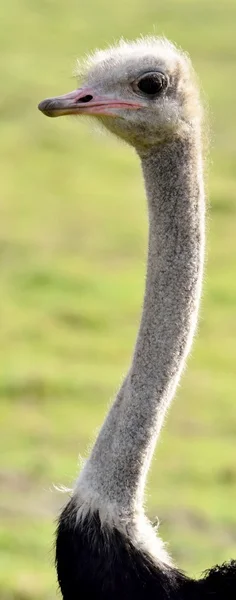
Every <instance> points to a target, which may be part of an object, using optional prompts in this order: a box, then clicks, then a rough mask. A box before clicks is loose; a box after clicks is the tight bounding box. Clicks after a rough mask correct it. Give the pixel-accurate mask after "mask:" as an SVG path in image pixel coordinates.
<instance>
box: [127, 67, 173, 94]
mask: <svg viewBox="0 0 236 600" xmlns="http://www.w3.org/2000/svg"><path fill="white" fill-rule="evenodd" d="M166 86H167V78H166V76H165V75H164V73H160V72H158V73H147V74H146V75H143V77H141V78H140V79H139V80H138V81H137V82H136V83H135V86H134V87H135V89H136V90H137V91H140V92H142V93H143V94H147V95H148V96H155V95H156V94H159V93H160V92H161V91H162V90H163V89H164V88H165V87H166Z"/></svg>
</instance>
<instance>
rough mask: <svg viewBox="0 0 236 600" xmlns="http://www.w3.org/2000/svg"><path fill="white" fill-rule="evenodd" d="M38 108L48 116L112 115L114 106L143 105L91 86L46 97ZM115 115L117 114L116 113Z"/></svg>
mask: <svg viewBox="0 0 236 600" xmlns="http://www.w3.org/2000/svg"><path fill="white" fill-rule="evenodd" d="M38 108H39V110H41V112H42V113H43V114H44V115H47V117H61V116H63V115H112V109H113V108H115V109H116V108H125V109H128V110H137V109H139V108H143V106H142V104H141V103H138V102H132V101H129V100H122V99H119V100H115V99H114V98H108V97H107V96H105V95H104V96H99V95H98V94H97V93H95V92H94V90H92V89H91V88H85V87H84V88H80V89H78V90H74V91H73V92H70V93H69V94H65V95H64V96H56V97H55V98H46V100H42V102H40V104H39V105H38ZM113 115H114V116H115V114H114V113H113Z"/></svg>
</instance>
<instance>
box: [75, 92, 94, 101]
mask: <svg viewBox="0 0 236 600" xmlns="http://www.w3.org/2000/svg"><path fill="white" fill-rule="evenodd" d="M92 99H93V96H90V94H87V96H83V97H82V98H79V99H78V100H77V102H90V100H92Z"/></svg>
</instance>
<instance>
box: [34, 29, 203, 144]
mask: <svg viewBox="0 0 236 600" xmlns="http://www.w3.org/2000/svg"><path fill="white" fill-rule="evenodd" d="M79 76H80V80H81V82H82V85H81V87H80V88H78V89H76V90H75V91H73V92H71V93H69V94H66V95H64V96H58V97H55V98H47V99H46V100H43V101H42V102H40V104H39V109H40V110H41V111H42V112H43V113H44V114H46V115H47V116H50V117H57V116H62V115H68V114H73V115H90V116H91V115H92V116H94V117H96V118H97V119H99V121H100V122H102V124H103V125H104V126H105V127H106V128H107V129H108V130H109V131H111V132H112V133H114V134H116V135H117V136H118V137H120V138H122V139H123V140H125V141H126V142H128V143H130V144H131V145H133V146H135V147H136V148H137V149H140V150H141V149H142V147H143V148H147V147H150V146H153V145H156V144H158V143H160V142H163V141H164V140H165V139H170V138H173V136H176V135H183V134H184V132H186V131H187V130H188V129H189V128H192V127H193V125H194V123H196V122H198V121H199V119H200V116H201V115H200V103H199V99H198V94H197V91H196V86H195V81H194V80H195V78H194V74H193V71H192V68H191V63H190V61H189V59H188V58H187V56H186V55H185V54H183V53H182V52H180V51H179V50H177V48H176V47H175V46H174V45H173V44H172V43H170V42H168V41H167V40H165V39H162V38H153V37H148V38H141V39H139V40H136V41H135V42H131V43H129V42H124V41H121V42H120V43H119V44H118V46H116V47H114V48H113V47H112V48H109V49H107V50H105V51H96V52H95V54H94V55H93V56H91V57H89V58H87V59H86V60H85V61H84V62H83V63H82V64H81V65H80V67H79Z"/></svg>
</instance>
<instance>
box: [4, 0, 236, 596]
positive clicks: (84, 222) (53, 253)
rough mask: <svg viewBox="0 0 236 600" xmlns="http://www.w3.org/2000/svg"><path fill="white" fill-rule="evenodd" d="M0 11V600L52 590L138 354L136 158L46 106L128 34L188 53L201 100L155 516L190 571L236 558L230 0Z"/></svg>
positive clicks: (153, 488) (140, 246) (141, 215)
mask: <svg viewBox="0 0 236 600" xmlns="http://www.w3.org/2000/svg"><path fill="white" fill-rule="evenodd" d="M0 10H1V20H0V28H1V34H0V49H1V54H0V68H1V97H0V118H1V136H0V153H1V160H0V170H1V173H0V181H1V201H0V265H1V357H0V364H1V368H0V370H1V374H0V395H1V411H0V418H1V435H0V486H1V498H0V509H1V523H0V596H1V600H29V599H33V600H34V599H37V600H47V599H49V598H50V599H53V598H56V596H57V594H58V592H57V584H56V578H55V572H54V567H53V532H54V528H55V518H56V515H57V514H58V511H59V508H60V506H61V505H62V504H63V502H65V499H66V498H65V496H63V495H62V494H60V493H59V492H58V491H56V490H55V489H54V488H53V484H56V485H60V484H64V485H65V486H70V485H71V482H72V481H73V479H74V478H75V474H76V472H77V469H78V467H77V456H78V453H81V455H82V456H85V455H86V452H87V450H88V447H89V444H91V442H92V440H93V439H94V435H95V433H96V431H97V429H98V427H99V426H100V424H101V423H102V421H103V419H104V415H105V413H106V410H107V406H108V403H109V401H110V400H111V398H112V396H113V395H114V394H115V391H116V389H117V387H118V385H119V383H120V381H121V377H122V375H123V374H124V373H125V371H126V369H127V366H128V364H129V360H130V355H131V352H132V348H133V344H134V340H135V335H136V331H137V327H138V322H139V313H140V305H141V300H142V294H143V285H144V271H145V245H146V237H147V222H146V211H145V198H144V189H143V185H142V181H141V174H140V168H139V164H138V160H137V159H136V157H135V154H134V153H133V152H132V151H131V150H130V149H129V148H128V147H125V146H124V145H121V144H119V143H118V142H117V141H116V140H115V139H113V138H111V137H105V136H100V135H98V134H96V133H94V132H91V130H90V129H89V124H88V123H87V122H83V121H82V120H76V119H73V118H71V119H70V118H65V119H58V120H55V121H53V120H50V119H46V118H45V117H44V116H42V114H40V113H39V112H38V111H37V103H38V102H39V101H40V100H41V99H43V98H44V97H46V96H50V95H57V94H60V93H64V92H67V91H70V89H73V88H74V86H75V82H74V81H73V79H72V77H71V73H72V72H73V68H74V65H75V60H76V57H77V56H81V55H84V54H85V53H86V52H88V51H90V50H93V49H94V48H95V47H97V46H99V47H100V46H101V47H104V46H105V45H106V44H107V43H113V41H115V40H116V39H117V38H119V37H120V36H121V35H122V36H125V37H128V38H132V37H135V36H137V35H139V34H140V33H143V34H146V33H156V34H164V35H166V36H167V37H169V38H171V39H172V40H174V41H176V42H177V43H178V44H179V45H181V46H182V47H183V48H184V49H186V50H187V51H188V52H189V53H190V55H191V57H192V59H193V62H194V65H195V68H196V70H197V72H198V73H199V76H200V80H201V82H202V87H203V89H204V92H205V98H206V102H207V104H208V105H209V111H208V112H209V120H210V129H211V134H210V138H211V139H210V145H211V150H210V158H209V160H208V191H209V198H210V206H209V210H208V223H207V233H208V246H207V264H206V270H205V284H204V296H203V302H202V306H201V315H200V321H199V330H198V336H197V339H196V341H195V345H194V349H193V351H192V356H191V358H190V360H189V361H188V368H187V371H186V373H185V375H184V377H183V380H182V382H181V386H180V388H179V390H178V394H177V396H178V397H177V398H176V399H175V402H174V405H173V407H172V409H171V411H170V414H169V417H168V420H167V423H166V428H165V430H164V431H163V433H162V438H161V441H160V443H159V446H158V451H157V452H156V455H155V459H154V461H153V464H152V469H151V474H150V478H149V484H148V491H147V510H148V514H149V515H150V517H151V518H155V516H156V515H158V517H159V518H160V521H161V526H160V530H161V535H162V536H163V537H164V539H165V540H166V541H167V542H168V544H169V546H170V550H171V552H172V554H173V556H174V558H175V559H176V562H177V563H178V564H179V566H180V567H182V568H183V569H186V570H187V571H188V572H189V573H192V574H196V575H198V574H199V573H200V572H201V570H202V569H204V568H206V567H208V566H210V565H211V564H212V563H213V562H220V561H223V560H227V559H229V558H230V557H231V556H233V555H234V556H235V555H236V518H235V504H236V461H235V434H236V408H235V399H234V395H235V394H234V389H235V358H236V344H235V336H236V321H235V315H234V312H235V301H236V278H235V262H236V260H235V256H236V174H235V170H236V144H235V137H236V79H235V72H236V45H235V39H236V4H235V1H234V0H232V1H231V0H224V2H221V3H220V2H218V3H217V2H213V0H212V1H211V0H208V1H207V0H185V1H184V0H172V1H169V0H166V1H165V2H163V1H159V0H142V1H141V0H129V2H127V1H126V0H119V2H115V3H113V2H109V1H108V0H98V1H97V0H90V1H88V2H85V3H82V2H79V1H78V0H77V1H76V0H67V1H66V0H18V1H17V0H8V2H5V3H2V7H1V9H0Z"/></svg>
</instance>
